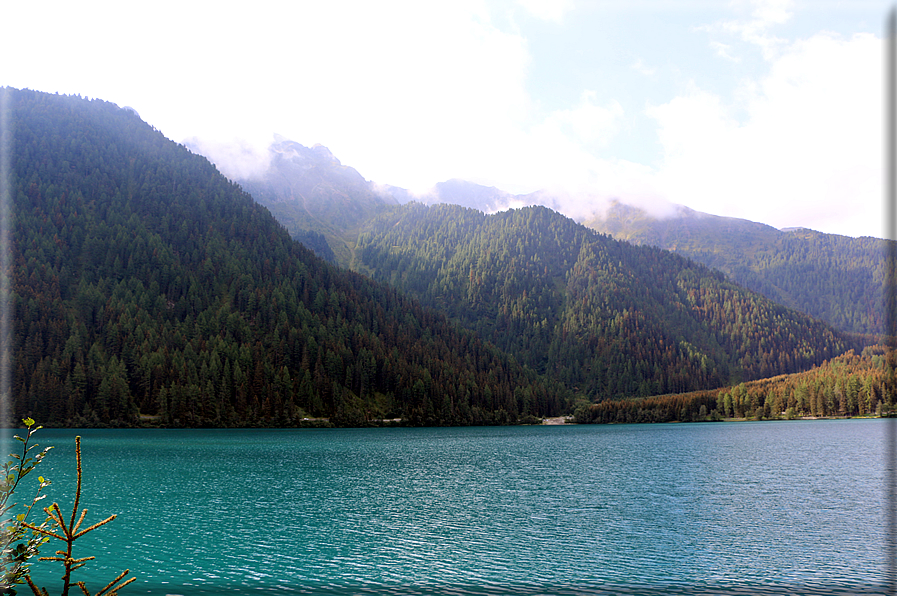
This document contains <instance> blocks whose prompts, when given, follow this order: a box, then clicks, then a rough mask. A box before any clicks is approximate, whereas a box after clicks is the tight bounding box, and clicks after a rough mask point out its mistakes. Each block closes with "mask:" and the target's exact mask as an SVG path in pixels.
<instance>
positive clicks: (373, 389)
mask: <svg viewBox="0 0 897 596" xmlns="http://www.w3.org/2000/svg"><path fill="white" fill-rule="evenodd" d="M3 92H4V93H6V94H7V99H8V100H9V101H7V104H8V105H9V106H10V108H11V115H12V123H13V127H14V128H13V130H14V150H13V152H12V155H13V162H12V164H11V178H12V180H11V181H12V189H13V197H12V199H13V208H14V227H13V234H12V237H13V242H12V251H11V255H12V266H13V271H12V284H11V290H12V303H13V306H14V312H15V317H14V322H15V323H14V328H13V341H12V346H11V347H12V351H13V354H12V359H13V362H14V365H13V371H12V372H13V374H12V383H11V394H12V395H11V404H12V408H11V411H10V412H9V413H8V414H9V416H10V420H6V421H4V422H5V423H6V424H10V423H11V422H12V421H14V420H19V419H22V418H26V417H30V418H34V419H36V420H39V421H40V422H41V423H42V424H46V425H71V426H136V425H158V426H188V427H201V426H209V427H219V426H220V427H231V426H317V425H338V426H361V425H385V424H411V425H463V424H514V423H526V422H537V421H538V420H539V419H541V418H543V417H549V416H560V415H564V414H569V413H571V412H573V411H574V404H576V412H577V414H576V416H577V420H580V421H582V422H600V421H610V420H609V416H610V415H609V414H608V415H605V414H599V412H604V411H605V410H602V409H601V408H608V407H611V406H609V405H608V404H616V403H625V404H630V403H636V402H637V401H638V400H645V399H655V400H657V399H660V400H661V401H662V400H664V399H666V400H669V399H671V398H670V397H669V396H670V395H680V396H681V395H683V394H685V393H686V392H694V391H699V392H709V393H707V395H710V394H711V393H712V395H713V399H712V400H710V398H709V397H708V398H707V399H708V400H710V401H707V402H706V403H704V404H701V405H705V406H706V407H705V411H704V412H703V413H702V412H701V409H700V406H697V409H696V410H695V413H694V414H693V415H692V411H691V409H688V408H691V407H692V406H688V407H687V408H686V410H687V411H686V413H685V414H683V413H682V407H683V406H681V405H680V406H677V407H676V408H673V409H672V410H669V411H668V412H667V413H666V414H664V415H663V416H659V417H655V418H656V419H657V420H661V419H680V415H681V416H685V415H687V416H689V417H691V418H690V419H705V418H706V419H710V418H711V417H712V416H711V413H712V412H714V411H715V412H716V416H718V417H720V418H722V417H729V416H728V414H730V413H731V414H732V415H733V416H734V414H735V413H736V409H735V406H734V405H731V408H730V409H726V406H725V403H724V401H725V400H724V401H723V402H720V403H719V404H718V403H717V399H718V392H719V391H721V390H720V389H719V388H721V387H722V388H729V389H730V390H729V394H730V402H731V404H735V403H736V401H737V403H739V404H742V403H743V399H742V395H743V392H741V390H738V391H739V393H738V396H739V397H738V400H742V401H738V400H736V398H734V397H731V396H732V395H734V394H733V393H732V392H733V391H735V390H734V389H731V388H733V387H735V388H738V387H751V386H752V385H751V383H752V382H757V381H758V380H760V379H766V378H770V377H777V376H781V375H789V374H795V373H804V371H808V370H811V369H813V367H819V366H822V365H823V364H824V363H828V364H826V366H831V363H833V362H840V361H839V360H838V358H839V357H842V354H845V353H847V354H848V355H846V356H843V358H856V357H855V356H852V355H850V354H852V353H850V352H849V350H855V353H861V352H862V353H863V358H865V357H866V355H867V354H868V352H864V351H863V350H864V348H865V347H866V346H867V345H870V344H871V343H874V342H873V340H874V339H875V338H872V337H865V336H859V335H847V334H845V333H843V332H841V331H838V330H836V329H835V328H833V327H831V326H829V325H828V324H826V323H824V322H821V321H819V320H817V319H814V318H812V317H811V316H808V315H807V314H803V313H801V312H798V311H797V310H794V309H792V308H789V307H787V306H783V305H782V304H780V303H778V302H776V301H774V300H771V299H770V298H768V297H766V296H763V295H761V294H760V293H756V292H754V291H750V290H746V289H744V288H742V287H741V286H739V285H736V283H734V282H733V281H731V280H730V279H729V278H727V277H726V274H724V273H723V272H721V271H719V270H716V269H712V268H710V267H708V266H707V265H704V264H700V263H698V262H696V261H693V260H689V259H687V258H685V257H683V256H680V255H678V254H675V253H672V252H668V251H666V250H662V249H660V248H657V247H654V246H648V245H633V244H630V243H628V242H624V241H619V240H615V239H613V238H612V237H610V236H608V235H605V234H602V233H598V232H596V231H595V230H592V229H589V228H587V227H585V226H583V225H580V224H578V223H576V222H575V221H573V220H571V219H569V218H567V217H565V216H563V215H561V214H559V213H557V212H555V211H552V210H550V209H548V208H545V207H527V208H523V209H516V210H509V211H504V212H499V213H495V214H491V215H486V214H484V213H483V212H481V211H477V210H474V209H468V208H464V207H460V206H457V205H445V204H436V205H431V206H425V205H421V204H418V203H409V204H406V205H401V206H400V205H397V204H396V201H392V200H389V199H388V198H386V199H384V198H383V197H382V196H380V195H378V194H377V193H375V192H374V191H373V190H372V186H371V184H370V183H367V182H366V181H364V179H363V178H361V176H360V175H359V174H358V173H357V172H355V170H353V169H351V168H348V167H346V166H342V164H340V163H339V161H338V160H336V158H334V157H333V156H332V155H331V154H330V152H329V151H327V150H326V149H325V148H323V147H316V148H314V149H311V150H308V149H306V148H304V147H302V146H301V145H298V144H293V143H290V142H287V141H283V140H282V141H280V143H279V145H278V147H279V151H280V154H279V155H280V157H279V158H277V159H280V161H277V159H275V164H276V165H278V167H279V168H280V169H281V170H280V171H281V173H283V172H291V173H290V176H291V177H290V178H284V179H282V180H280V181H279V182H278V181H276V180H275V181H271V180H268V181H259V182H257V183H256V184H255V186H253V185H252V184H248V183H246V184H243V185H240V184H236V183H234V182H232V181H229V180H228V179H227V178H225V177H224V176H223V175H222V174H221V173H220V172H219V171H218V170H217V169H216V168H215V166H213V165H212V164H211V163H210V162H209V161H208V160H206V159H205V158H204V157H202V156H200V155H197V154H195V153H193V152H191V151H190V150H189V149H187V148H186V147H184V146H182V145H179V144H177V143H174V142H172V141H170V140H168V139H167V138H165V137H164V135H163V134H162V133H161V132H160V131H158V130H156V129H154V128H153V127H151V126H149V125H147V124H146V123H145V122H143V121H142V120H141V119H140V118H139V116H137V114H136V113H135V112H133V111H132V110H128V109H122V108H119V107H118V106H116V105H115V104H112V103H108V102H104V101H101V100H87V99H83V98H80V97H74V96H61V95H51V94H46V93H40V92H35V91H28V90H15V89H5V90H3ZM287 158H289V159H287ZM303 176H305V177H307V180H306V182H304V183H303V184H307V188H306V187H305V186H303V184H298V183H295V179H296V177H299V178H302V177H303ZM286 188H289V189H300V190H301V191H302V192H301V193H300V194H302V197H303V203H302V207H301V209H299V210H298V211H297V210H296V209H286V204H285V203H284V202H283V201H281V200H280V199H281V197H282V193H284V192H286V190H284V189H286ZM247 189H250V190H252V192H254V193H256V194H258V195H259V196H260V197H264V202H265V204H266V205H268V207H265V206H262V205H261V204H259V202H257V201H256V198H258V197H254V196H252V195H250V194H249V193H248V192H246V190H247ZM303 189H304V190H303ZM325 195H326V196H325ZM278 204H279V205H280V207H277V205H278ZM278 208H282V209H281V210H282V211H283V213H289V214H291V215H290V217H292V218H293V220H290V222H287V223H284V222H283V221H278V220H277V219H275V216H274V215H273V214H272V211H274V212H275V213H276V212H277V209H278ZM269 209H270V210H269ZM287 226H289V231H288V228H287ZM291 235H292V236H291ZM335 263H340V264H341V265H342V267H341V266H339V265H336V264H335ZM869 358H870V359H871V358H872V356H869ZM864 362H865V361H864ZM870 362H871V360H870ZM870 366H871V365H870ZM870 370H871V368H870ZM804 374H805V373H804ZM845 382H846V381H845ZM862 383H865V380H863V381H862ZM742 384H743V385H742ZM842 386H843V383H842ZM863 386H864V387H865V385H863ZM875 386H876V387H878V385H875ZM835 390H836V388H835V389H833V391H835ZM808 391H809V389H808ZM820 391H823V392H824V390H820ZM844 391H846V389H843V387H842V393H843V392H844ZM870 391H874V390H873V389H870V390H869V391H867V392H866V395H871V394H870V393H869V392H870ZM817 393H818V391H817ZM702 395H703V394H702ZM794 395H795V392H794V391H791V393H787V394H784V393H783V394H782V400H783V401H782V404H778V403H777V402H772V401H770V402H769V406H768V407H767V406H766V401H764V402H763V404H764V405H763V407H764V408H767V410H768V412H769V414H768V415H769V416H772V413H774V412H777V411H778V408H779V405H781V406H782V411H783V412H784V411H787V410H788V408H789V407H793V408H794V410H793V413H794V414H795V415H798V414H805V413H806V414H808V413H815V412H817V411H819V406H818V404H819V403H820V399H822V400H823V403H824V404H829V401H828V400H829V398H828V397H824V398H819V397H817V398H816V401H815V402H813V403H815V404H816V405H815V406H810V405H807V406H806V407H804V406H803V405H802V404H803V403H804V402H802V401H800V400H798V398H793V396H794ZM652 396H667V397H662V398H657V397H652ZM764 397H765V396H764ZM792 398H793V399H794V400H797V401H795V402H794V404H793V405H789V404H790V402H789V401H788V400H789V399H792ZM676 399H678V400H680V401H681V400H686V401H683V402H682V403H686V402H687V401H688V400H689V399H692V398H687V399H686V398H682V397H677V398H676ZM702 399H703V398H702ZM833 399H835V401H834V402H832V403H837V404H838V406H837V407H835V406H831V407H829V406H828V405H826V406H824V411H826V412H830V413H834V412H839V413H842V412H847V413H850V412H853V410H852V409H851V408H852V407H854V406H852V405H851V404H854V402H848V403H847V405H845V408H846V409H844V408H841V406H840V401H838V400H839V399H840V398H839V397H837V396H836V397H835V398H833ZM858 399H859V398H858ZM863 399H865V400H866V401H864V402H863V403H864V404H867V405H866V406H864V407H865V409H864V410H863V411H864V412H868V411H881V406H880V404H883V403H886V402H887V403H890V400H889V399H887V398H886V397H885V396H884V393H883V392H882V390H880V388H879V393H875V394H874V398H865V397H864V398H863ZM869 400H871V401H869ZM711 401H712V403H711ZM639 403H642V402H639ZM645 403H647V402H645ZM658 403H659V402H658ZM677 403H678V402H677ZM688 403H691V402H688ZM749 403H750V405H751V406H754V404H753V402H749ZM806 403H807V404H809V403H810V402H809V401H808V402H806ZM857 403H859V402H857ZM870 404H871V405H870ZM627 407H628V406H627ZM740 407H741V410H738V411H739V412H741V413H742V414H743V413H744V411H747V410H746V406H740ZM758 407H759V406H758ZM595 408H598V409H597V410H596V409H595ZM802 408H803V409H802ZM814 408H816V409H815V410H814ZM650 409H651V408H649V410H650ZM692 409H693V408H692ZM870 409H871V410H870ZM748 410H749V411H750V412H756V411H757V407H753V409H748ZM767 410H765V411H767ZM615 412H616V410H615ZM669 412H674V414H669ZM808 415H809V414H808ZM614 416H617V418H615V419H614V421H617V420H623V418H626V421H636V420H635V419H636V418H639V417H638V416H636V417H633V416H629V417H628V418H627V416H628V415H626V416H623V418H619V415H618V414H616V413H615V414H614ZM670 416H672V418H670ZM648 417H649V418H650V416H648ZM639 420H641V418H639Z"/></svg>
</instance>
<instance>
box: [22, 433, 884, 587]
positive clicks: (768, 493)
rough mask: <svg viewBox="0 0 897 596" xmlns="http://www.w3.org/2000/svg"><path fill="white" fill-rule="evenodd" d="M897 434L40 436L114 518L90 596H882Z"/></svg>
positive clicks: (89, 502) (99, 548) (101, 539)
mask: <svg viewBox="0 0 897 596" xmlns="http://www.w3.org/2000/svg"><path fill="white" fill-rule="evenodd" d="M888 424H889V421H886V420H818V421H791V422H785V421H780V422H750V423H717V424H707V423H705V424H663V425H615V426H529V427H489V428H483V427H477V428H426V429H404V428H384V429H305V430H255V429H253V430H149V429H147V430H93V429H86V430H85V429H81V430H78V431H74V430H59V429H43V430H41V431H39V433H38V435H37V437H38V439H39V440H38V442H39V443H41V444H42V445H55V446H56V448H55V450H54V451H52V452H51V455H50V456H48V458H47V460H46V461H45V463H44V464H42V467H41V468H40V470H39V473H40V474H42V475H44V476H46V477H48V478H49V479H50V480H52V482H53V485H52V486H50V487H49V495H50V497H49V499H51V500H57V501H59V502H60V505H61V506H62V508H63V511H64V512H66V511H68V512H70V511H71V504H72V496H73V494H74V478H75V472H74V436H75V435H76V434H80V435H81V436H82V450H83V467H84V489H83V496H82V505H81V506H82V507H86V508H88V510H89V512H88V515H87V518H86V522H87V523H94V522H96V521H99V520H101V519H103V518H104V517H106V516H108V515H109V514H112V513H115V514H118V515H119V517H118V518H117V519H116V520H115V521H113V522H111V523H110V524H108V525H106V526H104V527H102V528H100V529H98V530H96V531H95V532H92V533H91V534H89V535H87V536H85V537H84V538H82V539H81V540H79V541H78V542H76V544H75V552H74V554H75V556H76V557H77V556H88V555H96V556H97V560H96V561H91V562H88V564H87V566H86V567H85V568H84V569H82V570H79V571H76V572H75V574H76V579H78V578H80V579H83V580H85V581H86V582H87V584H88V587H89V588H91V590H92V591H95V590H98V589H99V588H101V587H102V586H103V585H105V584H106V583H107V582H108V581H109V580H111V579H112V578H113V577H115V575H117V574H118V572H119V571H121V570H124V569H125V568H128V569H130V570H131V573H132V574H134V575H136V577H137V578H138V579H137V581H136V582H135V583H133V584H131V585H130V586H128V587H126V588H125V589H124V590H122V595H123V596H124V595H125V594H154V595H156V594H158V595H164V594H182V595H184V596H193V595H199V594H221V593H228V594H311V595H317V594H334V595H336V594H380V593H389V594H395V595H405V594H407V595H415V594H447V595H448V594H451V595H457V596H462V595H466V594H525V595H529V594H532V595H537V594H613V593H624V594H653V593H658V594H660V593H680V594H758V593H768V594H786V593H788V594H791V593H805V594H830V593H844V594H854V593H860V592H862V593H866V592H868V593H882V592H883V588H882V587H881V586H882V582H883V576H884V574H885V551H884V543H885V532H884V526H885V522H884V509H885V492H884V489H883V482H884V478H885V474H884V449H885V439H886V431H887V428H888ZM10 451H11V448H10V449H7V450H6V453H9V452H10ZM24 495H25V493H22V496H23V497H24ZM66 515H68V514H66ZM79 547H80V548H79ZM56 548H57V545H55V544H54V545H52V549H51V548H49V545H48V547H45V548H44V551H43V554H51V553H52V551H54V550H56ZM51 565H52V566H58V568H57V567H51ZM34 571H35V573H34V577H35V579H36V580H37V582H38V584H39V585H44V586H47V587H48V589H49V590H50V593H51V594H52V593H54V592H55V593H58V592H59V586H60V585H61V581H60V580H59V579H58V578H60V577H61V575H62V574H61V566H60V565H59V564H58V563H48V562H41V563H37V564H36V565H35V567H34ZM26 590H27V588H26ZM21 593H24V591H23V592H21ZM79 593H80V592H79Z"/></svg>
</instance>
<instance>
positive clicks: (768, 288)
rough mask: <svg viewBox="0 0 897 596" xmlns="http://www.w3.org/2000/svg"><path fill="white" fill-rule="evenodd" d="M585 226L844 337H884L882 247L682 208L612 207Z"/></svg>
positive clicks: (866, 241)
mask: <svg viewBox="0 0 897 596" xmlns="http://www.w3.org/2000/svg"><path fill="white" fill-rule="evenodd" d="M584 223H585V225H587V226H588V227H590V228H592V229H595V230H597V231H599V232H604V233H607V234H610V235H612V236H613V237H614V238H617V239H620V240H627V241H629V242H632V243H634V244H647V245H651V246H657V247H660V248H664V249H667V250H672V251H674V252H677V253H679V254H681V255H684V256H687V257H688V258H690V259H694V260H696V261H698V262H701V263H704V264H705V265H708V266H710V267H714V268H716V269H719V270H721V271H723V272H725V273H726V274H727V275H729V276H730V278H731V279H732V281H734V282H735V283H737V284H740V285H743V286H745V287H746V288H750V289H752V290H754V291H756V292H760V293H761V294H763V295H765V296H768V297H769V298H771V299H773V300H774V301H776V302H779V303H781V304H784V305H786V306H789V307H791V308H793V309H795V310H799V311H801V312H804V313H807V314H809V315H811V316H813V317H815V318H818V319H821V320H823V321H826V322H828V323H829V324H831V325H833V326H834V327H836V328H838V329H841V330H843V331H848V332H852V333H862V334H881V333H884V326H885V321H884V310H883V306H882V305H883V297H882V291H883V288H884V283H885V281H884V275H885V268H884V243H885V241H884V240H880V239H877V238H868V237H866V238H850V237H847V236H837V235H834V234H823V233H821V232H815V231H813V230H807V229H795V230H787V231H782V230H777V229H775V228H773V227H770V226H767V225H764V224H759V223H755V222H751V221H746V220H743V219H736V218H730V217H718V216H715V215H708V214H705V213H698V212H696V211H692V210H691V209H688V208H685V207H680V208H679V210H678V214H677V215H676V216H675V217H669V218H663V219H661V218H655V217H652V216H650V215H649V214H647V213H646V212H644V211H643V210H641V209H638V208H636V207H632V206H628V205H621V204H616V205H614V206H613V207H612V208H611V209H609V210H608V211H607V213H605V214H603V215H601V216H597V217H595V218H593V219H591V220H587V221H585V222H584Z"/></svg>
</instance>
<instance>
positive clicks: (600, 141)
mask: <svg viewBox="0 0 897 596" xmlns="http://www.w3.org/2000/svg"><path fill="white" fill-rule="evenodd" d="M595 97H596V93H595V92H594V91H583V92H582V95H581V96H580V100H579V105H577V106H576V107H574V108H570V109H566V110H557V111H555V112H552V113H551V114H550V115H549V116H548V118H546V119H545V121H544V123H543V124H542V126H543V127H544V128H545V129H547V130H545V131H541V132H540V133H537V134H545V135H546V136H554V135H563V136H565V137H567V138H571V139H575V140H577V141H578V142H580V143H582V144H589V145H595V146H598V147H606V146H607V145H608V144H609V143H610V141H611V140H612V138H613V137H614V136H615V135H616V134H617V132H619V130H620V124H621V120H622V118H623V107H622V106H621V105H620V104H619V103H618V102H617V101H611V102H609V104H608V106H607V107H602V106H599V105H596V104H595V103H594V102H595Z"/></svg>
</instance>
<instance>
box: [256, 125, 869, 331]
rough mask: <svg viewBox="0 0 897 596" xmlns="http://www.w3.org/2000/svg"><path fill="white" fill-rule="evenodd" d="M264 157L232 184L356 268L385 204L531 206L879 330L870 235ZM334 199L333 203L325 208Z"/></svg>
mask: <svg viewBox="0 0 897 596" xmlns="http://www.w3.org/2000/svg"><path fill="white" fill-rule="evenodd" d="M291 160H294V161H291ZM270 161H271V165H270V167H268V168H267V170H266V172H265V174H264V175H262V176H257V177H256V178H253V179H248V180H242V181H240V183H241V184H242V185H243V186H244V188H247V190H249V191H250V192H251V193H253V195H254V196H256V199H257V200H258V201H259V202H261V203H262V204H265V205H266V206H268V207H269V209H271V211H272V212H273V213H274V214H275V216H276V217H277V218H278V219H279V220H280V221H281V222H282V223H283V224H284V225H286V226H287V228H288V229H289V230H290V231H291V234H292V235H293V236H294V237H296V238H300V239H303V238H304V239H305V241H306V242H308V243H309V245H315V246H318V247H319V248H318V254H321V255H323V256H326V248H325V247H323V246H322V243H321V242H320V239H319V238H318V237H317V236H314V234H320V235H322V236H323V237H324V238H325V240H326V241H327V243H328V245H329V246H330V247H331V248H332V252H333V254H334V256H333V259H334V260H335V261H336V262H339V263H340V264H342V265H344V266H347V267H358V266H359V263H358V262H357V261H356V259H355V251H354V245H355V241H356V238H357V234H358V231H359V227H358V226H359V224H360V223H361V222H362V221H364V220H365V219H367V218H370V217H372V216H374V215H376V214H377V213H380V212H381V210H382V209H383V208H385V207H387V206H388V205H390V204H406V203H409V202H412V201H413V202H418V203H422V204H425V205H436V204H440V203H447V204H454V205H459V206H462V207H467V208H471V209H476V210H478V211H481V212H483V213H496V212H499V211H503V210H506V209H509V208H522V207H527V206H535V205H539V206H545V207H548V208H550V209H552V210H554V211H557V212H559V213H563V214H564V215H566V216H568V217H571V218H573V219H574V220H576V221H579V222H582V223H584V224H585V225H587V226H588V227H590V228H592V229H595V230H597V231H600V232H603V233H607V234H610V235H611V236H613V237H614V238H617V239H619V240H625V241H627V242H632V243H635V244H648V245H651V246H656V247H659V248H663V249H666V250H672V251H675V252H678V253H679V254H682V255H684V256H686V257H688V258H691V259H694V260H696V261H698V262H700V263H703V264H705V265H708V266H710V267H714V268H717V269H719V270H721V271H723V272H724V273H726V274H727V275H729V276H730V278H731V279H732V280H733V281H735V282H736V283H738V284H741V285H744V286H745V287H747V288H750V289H752V290H754V291H757V292H760V293H762V294H763V295H765V296H767V297H769V298H771V299H772V300H774V301H776V302H779V303H781V304H784V305H786V306H788V307H790V308H793V309H795V310H798V311H801V312H804V313H806V314H809V315H811V316H814V317H817V318H819V319H821V320H824V321H827V322H829V323H830V324H832V325H834V326H835V327H837V328H839V329H841V330H844V331H847V332H851V333H859V334H880V333H882V332H883V330H884V327H883V325H884V322H883V321H884V319H883V313H882V308H881V304H882V302H881V300H882V298H881V296H882V292H881V286H882V283H883V279H884V278H883V275H884V273H883V262H882V252H881V251H882V250H883V244H882V243H883V241H881V240H878V239H874V238H848V237H844V236H836V235H832V234H823V233H820V232H813V231H811V230H806V229H802V228H799V229H789V230H777V229H776V228H774V227H772V226H768V225H765V224H762V223H757V222H751V221H748V220H743V219H737V218H728V217H720V216H715V215H710V214H706V213H701V212H698V211H695V210H693V209H690V208H688V207H686V206H684V205H673V204H670V203H666V202H664V201H660V200H657V201H653V202H651V201H645V200H644V199H643V200H641V201H640V204H635V203H627V202H626V201H623V200H616V199H611V200H608V199H606V198H602V197H597V196H595V197H590V196H588V195H585V194H583V193H570V192H568V191H564V190H557V189H555V190H549V189H544V190H539V191H536V192H532V193H527V194H517V195H514V194H511V193H508V192H505V191H503V190H501V189H498V188H495V187H490V186H484V185H480V184H476V183H473V182H469V181H465V180H457V179H453V180H448V181H445V182H440V183H438V184H436V185H435V186H434V187H433V188H432V189H430V190H429V191H427V192H425V193H422V194H415V193H412V192H411V191H408V190H406V189H402V188H399V187H396V186H390V185H386V184H376V183H372V182H367V181H366V180H364V178H363V177H362V176H361V175H360V174H358V172H356V171H355V170H353V169H351V168H347V167H346V166H343V165H342V164H341V163H340V162H339V160H337V159H336V158H335V157H333V156H332V155H330V153H329V151H326V150H323V149H321V148H318V149H317V150H315V149H309V148H306V147H303V146H301V145H299V144H298V143H292V142H289V141H286V140H284V139H278V140H277V142H275V143H274V144H273V145H272V149H271V159H270ZM299 163H304V164H306V165H304V166H299ZM309 164H314V166H313V167H312V166H311V165H309ZM286 181H289V183H287V182H286ZM294 189H305V190H304V191H303V192H304V194H302V195H301V196H302V197H303V198H302V199H297V198H296V197H297V196H299V195H298V194H297V193H296V192H295V191H294ZM374 195H375V196H374ZM306 197H307V198H306ZM353 202H354V203H353ZM333 205H340V208H339V209H332V206H333ZM310 213H313V214H315V216H314V217H312V216H310ZM310 234H311V235H310Z"/></svg>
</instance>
